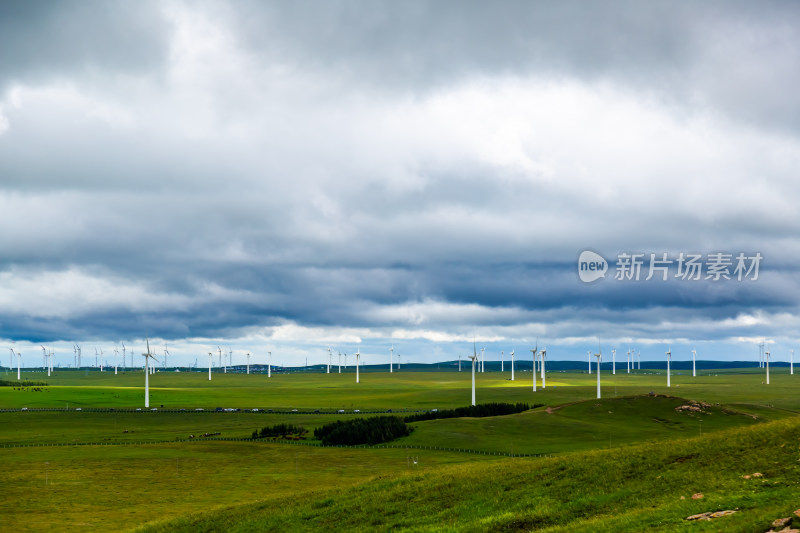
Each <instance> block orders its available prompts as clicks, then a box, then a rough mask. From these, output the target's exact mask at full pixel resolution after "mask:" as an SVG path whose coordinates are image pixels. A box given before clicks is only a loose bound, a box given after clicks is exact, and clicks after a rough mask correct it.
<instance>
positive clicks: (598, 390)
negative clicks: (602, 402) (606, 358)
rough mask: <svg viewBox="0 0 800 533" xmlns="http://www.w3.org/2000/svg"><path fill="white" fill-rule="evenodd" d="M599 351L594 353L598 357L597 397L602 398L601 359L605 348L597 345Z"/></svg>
mask: <svg viewBox="0 0 800 533" xmlns="http://www.w3.org/2000/svg"><path fill="white" fill-rule="evenodd" d="M597 351H598V353H596V354H594V356H595V357H597V398H598V399H599V398H600V360H601V359H602V358H603V348H602V347H601V346H600V345H599V344H598V345H597ZM590 353H591V352H590Z"/></svg>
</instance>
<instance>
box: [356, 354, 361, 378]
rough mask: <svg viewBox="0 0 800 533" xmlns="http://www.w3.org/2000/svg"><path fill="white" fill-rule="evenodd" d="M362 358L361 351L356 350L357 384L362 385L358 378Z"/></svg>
mask: <svg viewBox="0 0 800 533" xmlns="http://www.w3.org/2000/svg"><path fill="white" fill-rule="evenodd" d="M360 358H361V353H360V352H359V349H358V348H356V383H361V381H360V379H359V376H358V361H359V359H360Z"/></svg>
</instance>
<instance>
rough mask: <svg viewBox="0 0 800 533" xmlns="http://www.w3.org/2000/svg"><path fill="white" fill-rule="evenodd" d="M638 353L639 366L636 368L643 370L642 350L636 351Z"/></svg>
mask: <svg viewBox="0 0 800 533" xmlns="http://www.w3.org/2000/svg"><path fill="white" fill-rule="evenodd" d="M636 354H637V355H638V356H639V366H638V368H637V369H636V370H641V369H642V351H641V350H639V351H638V352H636Z"/></svg>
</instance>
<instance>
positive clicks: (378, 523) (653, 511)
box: [141, 419, 800, 533]
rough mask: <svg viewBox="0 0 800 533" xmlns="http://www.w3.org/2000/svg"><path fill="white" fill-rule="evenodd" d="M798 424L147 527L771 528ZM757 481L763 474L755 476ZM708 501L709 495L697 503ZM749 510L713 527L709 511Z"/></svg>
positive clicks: (459, 471) (395, 479) (799, 433)
mask: <svg viewBox="0 0 800 533" xmlns="http://www.w3.org/2000/svg"><path fill="white" fill-rule="evenodd" d="M798 457H800V421H798V420H797V419H791V420H785V421H778V422H773V423H770V424H766V425H756V426H753V427H749V428H743V429H736V430H728V431H725V432H721V433H717V434H712V435H706V436H703V437H697V438H694V439H681V440H677V441H671V442H669V443H668V444H665V443H650V444H640V445H636V446H629V447H625V448H619V449H616V450H600V451H594V452H579V453H575V454H571V455H569V456H565V457H557V458H547V459H509V460H504V461H492V462H487V463H480V464H479V463H472V464H465V465H455V466H449V467H441V468H436V469H431V470H428V471H420V472H415V473H413V474H411V475H408V474H406V475H390V476H388V477H387V478H385V479H383V478H381V479H378V478H374V479H372V480H370V481H368V482H365V483H362V484H359V485H356V486H353V487H349V488H346V489H339V490H335V491H333V490H319V491H315V492H313V493H310V494H307V495H305V497H304V498H301V499H299V500H297V499H294V498H291V497H284V498H278V499H277V500H269V501H266V502H259V503H252V504H246V505H243V506H235V507H232V508H230V509H225V510H219V511H217V512H213V513H199V514H194V515H189V516H185V517H182V518H179V519H176V520H169V521H162V522H160V523H158V522H157V523H155V524H151V525H148V526H146V527H143V528H142V529H141V531H143V532H148V533H157V532H167V531H169V532H183V531H186V532H190V531H191V532H194V531H233V532H238V531H297V530H321V531H330V530H342V531H443V530H444V531H531V530H535V531H546V532H568V531H593V532H616V531H726V532H747V533H751V532H755V531H767V530H768V529H769V527H770V523H771V522H772V521H773V520H774V519H776V518H781V517H788V516H791V513H792V511H794V510H795V509H797V508H798V507H800V465H798ZM754 473H759V474H762V476H760V477H750V479H746V478H745V476H752V474H754ZM694 494H702V495H703V497H702V498H701V499H693V498H692V495H694ZM717 510H737V513H735V514H733V515H731V516H725V517H721V518H717V519H715V520H713V521H709V522H689V521H687V520H685V518H686V517H688V516H690V515H694V514H697V513H702V512H708V511H717Z"/></svg>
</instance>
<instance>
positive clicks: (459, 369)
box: [389, 343, 461, 374]
mask: <svg viewBox="0 0 800 533" xmlns="http://www.w3.org/2000/svg"><path fill="white" fill-rule="evenodd" d="M458 357H459V360H458V371H459V372H460V371H461V356H460V355H459V356H458ZM393 364H394V343H392V347H391V348H389V373H390V374H391V373H392V372H393V370H392V366H393Z"/></svg>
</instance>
